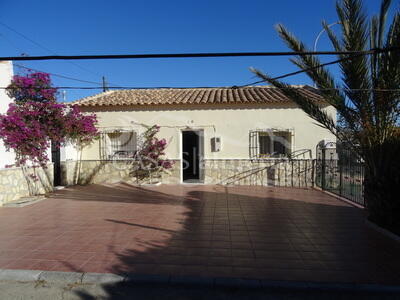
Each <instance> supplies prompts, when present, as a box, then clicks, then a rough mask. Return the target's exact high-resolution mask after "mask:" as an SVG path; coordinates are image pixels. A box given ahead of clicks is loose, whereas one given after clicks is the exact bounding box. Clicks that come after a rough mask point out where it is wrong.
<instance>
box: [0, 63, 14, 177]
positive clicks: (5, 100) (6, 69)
mask: <svg viewBox="0 0 400 300" xmlns="http://www.w3.org/2000/svg"><path fill="white" fill-rule="evenodd" d="M13 73H14V72H13V65H12V62H11V61H0V87H7V86H8V85H9V84H10V83H11V79H12V77H13ZM11 102H12V99H10V97H8V96H7V94H6V92H5V90H4V89H0V114H4V113H5V112H6V111H7V109H8V105H9V104H10V103H11ZM14 162H15V156H14V153H13V152H12V151H10V152H7V151H6V149H5V147H4V144H3V141H1V140H0V169H3V168H5V166H6V165H12V164H14Z"/></svg>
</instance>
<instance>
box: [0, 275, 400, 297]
mask: <svg viewBox="0 0 400 300" xmlns="http://www.w3.org/2000/svg"><path fill="white" fill-rule="evenodd" d="M0 281H23V282H30V281H45V282H48V283H58V284H60V283H62V284H118V283H121V284H150V285H152V284H168V285H190V286H203V287H204V286H207V287H209V288H247V289H254V288H256V289H257V288H264V289H277V290H282V289H285V290H303V291H312V290H313V291H315V290H319V291H335V292H375V293H378V292H389V293H399V294H400V286H391V285H379V284H349V283H327V282H301V281H279V280H258V279H242V278H229V277H227V278H223V277H218V278H213V277H196V276H168V275H148V274H126V275H125V276H120V275H116V274H111V273H78V272H57V271H39V270H7V269H0Z"/></svg>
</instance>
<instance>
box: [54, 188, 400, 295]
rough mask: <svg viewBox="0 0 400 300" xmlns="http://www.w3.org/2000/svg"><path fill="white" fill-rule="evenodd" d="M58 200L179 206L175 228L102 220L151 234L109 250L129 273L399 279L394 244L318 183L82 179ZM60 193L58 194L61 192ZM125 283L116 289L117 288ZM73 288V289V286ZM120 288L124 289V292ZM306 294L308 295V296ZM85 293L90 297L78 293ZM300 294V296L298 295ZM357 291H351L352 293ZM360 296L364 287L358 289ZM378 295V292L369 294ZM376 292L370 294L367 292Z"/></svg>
mask: <svg viewBox="0 0 400 300" xmlns="http://www.w3.org/2000/svg"><path fill="white" fill-rule="evenodd" d="M74 189H75V192H74V193H66V194H62V193H61V194H60V195H57V198H63V197H64V199H70V200H74V201H108V202H121V203H138V204H152V205H153V204H157V205H163V207H165V208H164V209H169V207H171V206H172V207H182V209H181V210H180V215H171V217H172V218H176V220H175V221H176V223H179V226H178V227H177V228H175V229H169V228H164V227H161V226H152V225H145V224H141V223H140V222H131V221H129V222H128V221H126V220H123V219H115V218H113V219H110V218H106V219H105V221H107V222H111V223H114V224H119V225H122V226H127V228H131V229H129V230H132V233H134V232H135V230H147V231H148V232H151V234H146V236H136V237H134V247H131V248H127V249H124V250H123V251H116V250H114V249H113V248H112V247H111V248H110V249H109V251H113V254H114V256H116V257H117V258H118V259H117V261H115V262H114V264H113V265H112V267H110V268H109V269H108V270H107V272H109V273H114V274H120V275H128V274H145V275H148V274H150V275H153V274H157V275H163V276H174V277H187V276H196V277H205V278H207V277H213V278H227V277H234V278H243V279H265V280H282V281H308V282H322V283H365V284H387V285H397V284H399V283H400V258H399V257H398V255H397V253H399V252H398V251H400V247H399V245H396V244H395V243H393V242H392V241H390V240H387V239H386V238H384V237H382V236H380V235H379V234H376V233H374V232H372V231H371V230H369V229H367V228H366V227H365V224H364V213H363V212H362V211H361V210H359V209H357V208H353V207H351V206H349V205H346V204H344V203H342V202H339V201H338V200H336V199H334V198H331V197H329V196H327V195H325V194H323V193H321V192H318V191H315V190H302V189H290V188H265V187H222V186H192V187H187V186H186V187H185V188H183V187H178V186H175V187H174V186H161V187H156V188H154V187H153V188H147V187H146V188H144V187H136V186H131V185H129V184H119V185H116V186H97V187H96V192H91V191H90V190H88V189H85V188H84V187H77V188H74ZM63 195H64V196H63ZM103 288H104V291H105V293H106V294H107V295H108V296H107V299H125V298H124V297H126V299H132V296H137V297H138V299H142V298H144V297H145V296H146V297H150V298H152V297H154V298H159V297H160V296H162V297H163V298H167V299H170V298H171V299H172V298H174V299H205V298H207V299H209V298H216V299H225V298H228V297H229V298H235V299H248V298H251V299H258V298H260V299H261V297H262V298H265V296H266V295H268V296H272V297H273V298H274V299H288V298H289V296H290V297H291V298H293V299H308V298H307V297H310V298H311V297H314V298H315V297H316V296H318V297H320V296H321V297H325V298H322V299H334V298H337V296H346V297H347V296H349V297H350V296H351V295H352V294H351V293H345V294H343V293H337V294H335V293H333V294H332V292H329V293H326V292H323V291H319V292H317V291H308V292H299V291H290V292H288V291H271V290H261V289H250V290H246V289H227V288H225V289H224V288H215V289H210V288H201V287H190V286H185V287H182V286H173V285H171V286H170V285H168V286H167V285H166V286H163V285H147V286H146V285H143V284H141V285H133V284H131V285H126V284H121V283H119V284H110V285H105V286H104V287H103ZM122 291H123V292H122ZM77 293H78V292H77ZM121 293H125V294H121ZM310 294H311V295H310ZM79 295H80V297H81V298H82V299H93V298H92V295H90V293H86V292H84V291H80V292H79ZM297 296H299V297H297ZM353 296H354V295H353ZM356 296H357V297H358V296H360V297H361V296H362V297H365V296H366V295H365V294H357V295H356ZM368 296H369V298H367V299H378V298H377V297H379V299H382V297H383V296H384V295H383V294H379V295H378V294H377V295H375V294H373V293H372V294H371V293H370V294H368ZM374 297H375V298H374Z"/></svg>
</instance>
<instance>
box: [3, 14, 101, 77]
mask: <svg viewBox="0 0 400 300" xmlns="http://www.w3.org/2000/svg"><path fill="white" fill-rule="evenodd" d="M0 25H2V26H4V27H6V28H7V29H9V30H11V31H12V32H14V33H16V34H18V35H19V36H21V37H22V38H24V39H26V40H27V41H29V42H31V43H32V44H34V45H36V46H38V47H39V48H41V49H43V50H45V51H47V52H49V53H52V54H53V55H58V54H57V53H56V52H55V51H53V50H51V49H49V48H47V47H45V46H43V45H41V44H39V43H38V42H36V41H34V40H32V39H31V38H29V37H28V36H26V35H25V34H23V33H21V32H19V31H17V30H15V29H14V28H12V27H10V26H8V25H7V24H4V23H3V22H1V21H0ZM1 60H2V59H0V61H1ZM9 60H14V59H9ZM69 63H70V64H72V65H74V66H76V67H78V68H79V69H81V70H83V71H85V72H88V73H91V74H92V75H95V76H96V77H97V76H100V77H102V76H103V75H101V74H99V73H97V72H93V71H91V70H89V69H87V68H84V67H82V66H81V65H79V64H77V63H76V62H73V61H71V62H69Z"/></svg>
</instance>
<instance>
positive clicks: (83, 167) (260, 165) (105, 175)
mask: <svg viewBox="0 0 400 300" xmlns="http://www.w3.org/2000/svg"><path fill="white" fill-rule="evenodd" d="M314 163H315V162H314V160H312V159H302V160H291V161H289V160H265V161H262V162H254V161H253V162H252V161H250V160H248V159H239V160H229V159H227V160H205V163H204V165H205V180H204V183H206V184H221V185H264V186H293V187H311V186H313V185H314V171H313V170H314V168H313V167H314ZM61 168H62V178H63V182H62V185H75V184H100V183H116V182H128V183H133V184H148V183H152V184H154V183H157V182H161V183H164V184H178V183H180V182H181V180H180V176H181V175H180V161H175V165H174V167H173V168H172V170H169V171H168V172H164V173H162V174H152V176H151V178H150V179H146V180H143V181H141V180H139V179H137V178H136V177H135V176H134V175H132V170H133V164H132V163H127V162H121V161H99V160H93V161H89V160H86V161H81V162H80V163H78V162H77V161H67V162H63V163H62V165H61Z"/></svg>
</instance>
